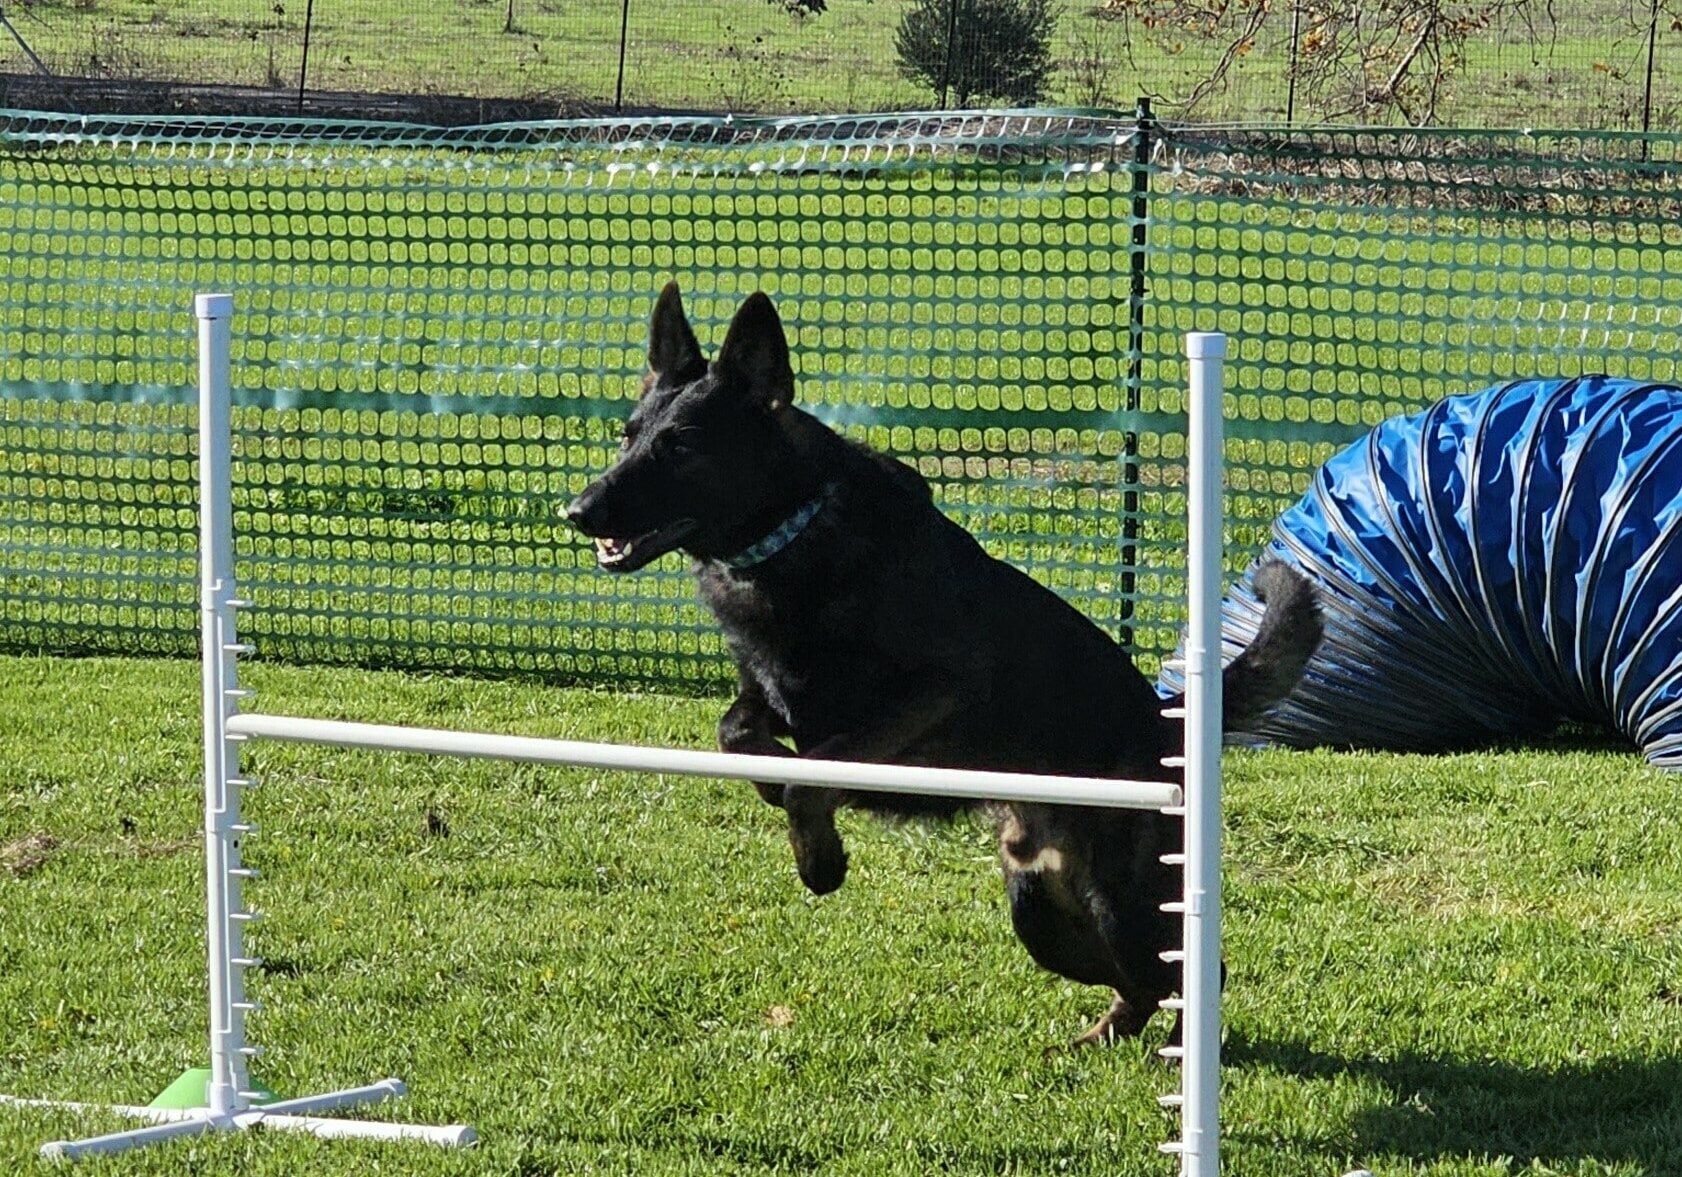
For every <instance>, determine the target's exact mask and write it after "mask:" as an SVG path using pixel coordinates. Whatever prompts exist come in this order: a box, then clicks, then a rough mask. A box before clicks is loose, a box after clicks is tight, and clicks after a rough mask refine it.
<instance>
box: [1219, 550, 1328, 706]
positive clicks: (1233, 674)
mask: <svg viewBox="0 0 1682 1177" xmlns="http://www.w3.org/2000/svg"><path fill="white" fill-rule="evenodd" d="M1250 587H1251V588H1252V590H1253V591H1254V592H1255V594H1256V596H1257V597H1259V598H1260V599H1261V601H1262V603H1263V604H1265V605H1266V606H1267V610H1266V612H1264V613H1263V614H1262V619H1261V624H1260V626H1258V627H1257V629H1256V636H1255V640H1254V641H1252V642H1251V643H1250V644H1249V645H1248V646H1246V647H1245V649H1244V652H1243V653H1242V654H1240V655H1238V657H1236V658H1234V659H1233V660H1232V661H1231V662H1229V663H1227V667H1226V670H1225V671H1223V672H1222V674H1221V710H1222V724H1221V726H1222V727H1224V728H1225V729H1226V730H1227V731H1242V730H1244V729H1246V728H1248V727H1249V726H1250V724H1252V723H1253V722H1255V721H1256V720H1257V719H1259V718H1260V717H1261V714H1262V713H1263V712H1264V711H1266V710H1267V709H1268V708H1269V707H1271V706H1273V705H1274V704H1275V703H1277V702H1279V701H1280V700H1281V699H1283V698H1284V697H1285V696H1286V695H1289V694H1290V693H1291V691H1292V690H1294V689H1295V688H1296V685H1297V682H1298V681H1299V680H1300V679H1301V678H1302V671H1303V667H1305V666H1307V665H1308V660H1309V658H1311V657H1312V656H1313V654H1314V651H1315V650H1316V649H1318V648H1319V646H1320V638H1321V636H1322V634H1323V633H1324V632H1325V624H1324V622H1323V620H1322V619H1321V616H1320V600H1319V595H1318V594H1317V593H1316V592H1315V590H1314V585H1313V584H1312V583H1311V582H1310V581H1309V580H1308V578H1307V577H1305V576H1304V575H1303V574H1302V573H1300V572H1298V571H1297V570H1296V569H1295V568H1292V567H1291V566H1290V565H1289V564H1286V563H1284V562H1283V561H1280V560H1268V561H1266V562H1265V563H1263V564H1261V565H1260V566H1258V567H1257V568H1256V570H1255V574H1254V576H1252V577H1251V580H1250Z"/></svg>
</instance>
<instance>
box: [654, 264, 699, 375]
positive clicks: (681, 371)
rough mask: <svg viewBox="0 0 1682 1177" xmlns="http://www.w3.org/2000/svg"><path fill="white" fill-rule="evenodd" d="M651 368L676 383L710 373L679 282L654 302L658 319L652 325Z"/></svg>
mask: <svg viewBox="0 0 1682 1177" xmlns="http://www.w3.org/2000/svg"><path fill="white" fill-rule="evenodd" d="M648 369H649V371H651V372H653V373H654V374H655V376H657V377H665V379H666V380H667V381H668V382H670V383H674V384H687V383H689V382H690V381H691V380H699V379H700V378H701V377H702V376H704V375H705V374H706V371H707V361H706V360H705V359H703V358H702V357H701V345H700V344H699V343H697V342H696V341H695V332H694V330H693V329H691V328H690V326H689V319H688V317H687V316H686V315H685V314H684V313H683V296H682V295H680V294H679V293H678V289H677V283H676V282H668V283H666V288H665V289H664V290H662V291H661V292H660V297H659V298H658V299H657V300H656V301H655V303H654V318H653V319H652V320H650V322H649V324H648Z"/></svg>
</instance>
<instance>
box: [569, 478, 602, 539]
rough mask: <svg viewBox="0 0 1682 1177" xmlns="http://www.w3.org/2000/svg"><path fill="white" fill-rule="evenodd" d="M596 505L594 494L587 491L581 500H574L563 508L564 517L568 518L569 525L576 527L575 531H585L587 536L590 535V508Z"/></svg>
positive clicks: (581, 496)
mask: <svg viewBox="0 0 1682 1177" xmlns="http://www.w3.org/2000/svg"><path fill="white" fill-rule="evenodd" d="M594 503H595V496H594V494H590V493H589V489H585V491H584V493H582V494H580V496H579V498H575V499H572V503H567V506H565V508H562V515H565V516H567V523H570V525H572V526H574V530H577V531H584V533H585V535H589V531H590V506H592V504H594Z"/></svg>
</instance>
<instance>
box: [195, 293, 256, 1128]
mask: <svg viewBox="0 0 1682 1177" xmlns="http://www.w3.org/2000/svg"><path fill="white" fill-rule="evenodd" d="M233 309H234V300H233V296H232V295H228V294H201V295H199V296H198V297H197V298H196V299H194V300H193V310H194V312H195V314H196V315H197V316H198V322H199V436H200V438H201V439H211V438H226V437H229V436H231V425H230V422H229V413H230V409H229V402H230V401H231V399H232V394H231V389H230V388H229V380H230V376H229V372H230V368H231V362H230V358H229V328H230V323H229V320H230V319H231V318H232V317H233ZM230 449H231V447H230V446H228V445H216V444H211V445H204V446H202V447H201V448H200V450H199V487H200V495H199V632H200V635H201V642H202V646H201V656H202V658H203V660H204V662H203V679H204V865H205V894H206V896H207V897H208V898H207V902H206V905H205V906H206V910H207V914H208V922H209V933H210V936H209V940H210V952H209V957H210V1082H209V1085H208V1087H207V1088H206V1091H205V1104H206V1106H207V1107H208V1108H209V1109H210V1111H211V1112H212V1113H213V1114H215V1115H218V1116H223V1115H227V1114H229V1113H231V1112H238V1111H244V1110H245V1108H246V1107H247V1106H248V1105H249V1104H250V1102H251V1099H252V1095H253V1093H252V1092H251V1091H250V1082H249V1079H248V1077H247V1071H246V1059H247V1057H248V1054H249V1049H250V1048H248V1047H247V1046H246V1043H245V1013H246V1010H247V1009H249V1008H251V1007H250V1003H248V1002H247V1001H246V999H245V965H246V963H247V961H248V959H249V958H248V957H247V956H246V955H245V950H244V937H243V935H242V934H241V929H242V927H243V926H244V925H245V924H246V923H248V922H250V920H251V918H252V915H251V913H250V912H248V911H246V910H245V909H244V907H243V906H242V905H241V901H240V879H241V878H242V877H245V875H247V874H249V872H248V871H247V870H246V868H245V866H244V865H243V863H242V862H241V860H240V842H241V841H242V839H243V837H244V835H245V834H248V833H250V832H251V831H250V828H249V827H247V826H245V825H244V824H243V823H242V822H241V821H240V806H239V802H240V787H241V785H243V784H244V781H243V779H242V778H241V777H240V769H239V745H238V744H236V743H234V742H233V741H232V740H230V739H229V738H228V717H229V716H230V715H232V714H233V713H234V711H235V710H236V700H237V699H238V698H239V696H238V695H237V694H236V693H235V692H237V691H238V690H239V677H238V676H239V672H238V668H237V666H236V663H235V655H236V654H237V653H238V652H239V651H238V648H237V646H236V643H235V640H234V639H235V627H234V610H235V608H236V606H235V604H234V594H233V583H234V521H233V503H232V502H231V499H232V495H231V494H225V493H222V491H221V488H224V487H229V486H230V485H231V482H232V474H231V465H232V461H233V457H232V454H231V453H230Z"/></svg>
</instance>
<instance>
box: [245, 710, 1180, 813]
mask: <svg viewBox="0 0 1682 1177" xmlns="http://www.w3.org/2000/svg"><path fill="white" fill-rule="evenodd" d="M228 734H229V735H230V736H235V737H238V736H250V737H254V738H261V739H265V740H286V741H289V742H292V743H298V744H328V745H333V746H336V747H340V748H380V749H384V750H386V751H389V752H426V753H430V754H432V755H435V756H482V757H489V758H490V759H493V760H525V761H531V762H533V763H536V764H566V765H573V766H576V767H580V768H608V769H619V770H626V771H630V772H662V773H672V774H676V775H679V776H706V777H726V778H735V779H740V780H753V781H768V782H775V783H777V784H783V785H822V786H829V787H838V788H847V789H869V790H879V791H883V792H894V793H932V794H936V795H939V796H946V797H980V798H986V799H988V800H993V801H1039V802H1045V803H1049V804H1057V805H1104V806H1112V807H1116V808H1125V809H1166V808H1170V807H1172V806H1177V805H1179V804H1181V802H1182V799H1183V795H1182V793H1181V791H1180V787H1179V786H1178V785H1171V784H1167V783H1165V782H1162V781H1129V780H1109V779H1107V778H1103V777H1070V776H1047V775H1040V774H1035V773H1021V772H981V771H979V770H975V769H964V768H913V767H907V766H904V765H897V764H864V763H859V762H856V761H848V760H802V759H799V758H798V757H794V756H789V757H786V758H785V757H781V756H746V755H742V754H741V753H736V752H701V751H694V750H690V749H684V748H643V747H638V746H636V745H634V744H595V743H586V742H582V741H578V740H546V739H538V738H535V737H532V736H498V735H491V734H488V733H485V732H455V731H443V730H440V729H438V728H425V727H397V726H393V725H389V724H377V723H346V722H343V721H341V720H335V719H306V718H303V717H300V716H291V715H233V716H230V717H229V718H228Z"/></svg>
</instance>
